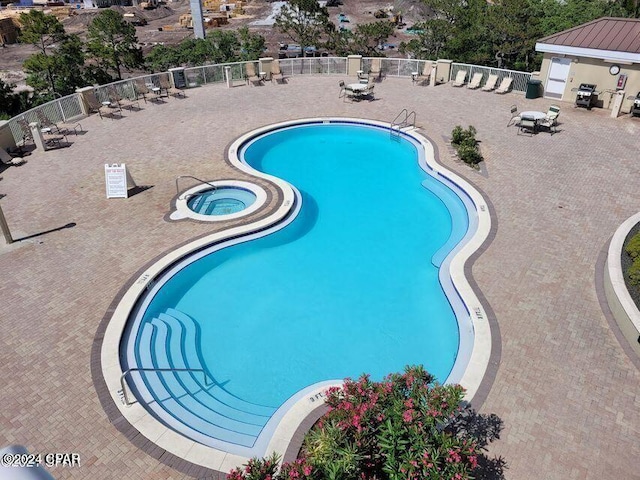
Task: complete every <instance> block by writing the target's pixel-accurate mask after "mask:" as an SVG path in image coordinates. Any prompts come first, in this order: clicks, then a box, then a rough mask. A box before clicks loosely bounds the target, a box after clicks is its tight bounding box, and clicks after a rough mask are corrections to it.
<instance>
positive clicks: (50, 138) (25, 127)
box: [17, 118, 68, 148]
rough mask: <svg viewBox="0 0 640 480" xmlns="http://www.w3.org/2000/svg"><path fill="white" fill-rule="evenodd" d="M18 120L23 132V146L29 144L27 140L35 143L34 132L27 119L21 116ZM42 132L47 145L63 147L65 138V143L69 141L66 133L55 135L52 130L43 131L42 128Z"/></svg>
mask: <svg viewBox="0 0 640 480" xmlns="http://www.w3.org/2000/svg"><path fill="white" fill-rule="evenodd" d="M17 122H18V126H19V127H20V130H21V133H22V146H23V147H24V146H25V145H26V144H27V141H30V142H32V143H34V144H35V141H34V139H33V134H32V133H31V127H30V126H29V124H28V123H27V121H26V120H25V119H24V118H21V119H18V120H17ZM45 130H46V128H45ZM40 132H41V133H42V139H43V140H44V144H45V146H53V147H56V148H59V147H62V140H63V139H64V141H65V143H68V142H67V136H66V135H64V134H60V135H54V134H52V133H51V132H47V131H43V130H42V129H41V130H40Z"/></svg>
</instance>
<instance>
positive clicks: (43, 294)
mask: <svg viewBox="0 0 640 480" xmlns="http://www.w3.org/2000/svg"><path fill="white" fill-rule="evenodd" d="M339 80H341V77H340V76H329V77H321V76H314V77H294V78H290V79H289V82H288V84H287V85H271V84H268V85H265V86H263V87H249V86H238V87H236V88H232V89H227V88H226V87H225V86H223V85H214V86H206V87H201V88H197V89H193V90H189V91H188V95H187V98H186V99H184V100H183V99H173V98H171V99H168V100H167V101H166V102H164V103H160V104H152V103H147V104H143V110H142V111H138V112H136V111H134V112H125V114H124V118H122V119H119V120H109V119H104V120H100V118H98V117H97V116H95V115H94V116H92V117H90V118H87V119H85V120H83V121H82V124H83V126H84V127H85V129H86V130H87V132H86V133H85V134H83V135H79V136H77V137H73V136H71V137H70V140H71V141H72V143H73V144H72V145H71V146H70V147H69V148H64V149H61V150H57V151H50V152H46V153H34V154H33V155H31V156H29V157H27V160H28V163H27V164H26V165H24V166H21V167H9V168H7V169H5V170H4V171H2V172H1V173H0V195H5V196H4V197H3V198H1V200H0V205H2V208H3V210H4V213H5V216H6V217H7V221H8V222H9V225H10V226H11V229H12V232H13V235H14V237H15V238H17V239H22V240H20V241H18V242H17V244H15V245H14V246H11V247H0V302H1V303H0V305H1V308H2V313H1V314H0V332H2V333H1V334H0V365H1V367H0V446H2V445H6V444H10V443H18V444H23V445H26V446H27V447H28V448H29V450H30V451H31V452H70V453H71V452H74V453H79V454H80V457H81V466H80V467H56V468H53V469H51V473H52V474H53V475H54V476H55V477H56V478H57V479H63V478H78V479H86V478H92V479H102V478H104V479H111V478H122V479H134V478H135V479H165V478H191V477H190V475H189V470H188V469H187V468H186V467H180V468H179V469H178V470H177V469H175V468H172V467H169V466H167V465H166V464H165V463H163V462H162V461H159V460H157V459H156V458H154V456H152V455H149V454H148V453H145V452H144V451H142V450H140V449H139V448H137V447H136V445H135V444H134V443H132V442H131V441H130V440H128V439H127V438H126V437H125V436H124V435H123V434H122V433H120V432H119V431H118V430H117V429H116V428H115V426H114V425H112V424H111V423H110V422H109V420H108V417H107V414H106V413H105V409H104V408H103V406H102V405H101V403H100V401H99V400H98V397H97V394H96V390H95V388H94V381H93V378H92V368H95V364H94V365H93V367H92V363H91V358H92V348H93V347H94V344H96V343H99V341H100V338H97V337H96V333H97V332H99V326H100V323H101V321H102V319H103V317H104V316H105V315H107V314H108V309H109V306H110V305H111V303H112V301H113V300H114V298H116V297H117V295H118V293H119V291H120V289H121V288H122V287H123V285H125V284H126V283H127V282H128V281H130V280H131V278H132V277H133V276H134V275H135V273H136V272H137V271H139V270H140V269H141V268H142V267H143V266H144V265H146V264H147V263H149V262H150V261H152V260H153V259H154V258H156V257H158V256H160V255H162V254H163V253H165V252H167V251H169V250H171V249H172V248H174V247H175V246H176V245H178V244H182V243H185V242H187V241H188V240H190V239H193V238H194V237H197V236H201V235H205V234H208V233H211V232H212V231H215V230H216V229H219V228H222V226H215V225H211V224H201V223H195V222H190V221H187V222H167V221H166V220H165V215H166V214H167V213H168V212H169V210H170V204H171V201H172V199H173V198H174V196H175V195H176V191H175V178H176V177H177V176H178V175H186V174H190V175H195V176H197V177H199V178H205V179H223V178H239V179H242V178H245V177H246V176H245V175H244V174H241V173H239V172H236V171H235V170H233V169H232V168H231V167H230V166H229V165H228V164H227V163H226V162H225V161H224V160H223V157H224V150H225V147H226V146H228V145H229V144H230V142H231V141H233V140H234V139H235V138H236V137H238V136H239V135H241V134H242V133H245V132H247V131H248V130H251V129H253V128H256V127H258V126H262V125H266V124H269V123H272V122H277V121H282V120H287V119H293V118H304V117H311V116H357V117H362V118H369V119H376V120H381V121H391V120H392V119H393V118H394V117H395V116H396V114H397V113H398V112H400V110H402V109H403V108H408V109H409V110H415V111H416V114H417V123H418V125H419V126H420V128H421V130H422V132H423V133H424V134H426V135H427V136H428V137H429V138H431V139H432V141H433V142H434V143H435V144H436V146H437V147H438V150H439V152H440V161H441V162H442V163H443V164H445V165H446V166H448V167H449V168H451V169H452V170H454V171H456V172H457V173H459V174H461V175H462V176H464V177H465V178H467V179H468V180H469V181H470V182H472V183H473V184H475V185H476V186H478V188H479V189H480V190H481V191H482V192H483V193H484V194H485V196H486V197H487V199H488V201H489V202H490V204H491V205H492V209H493V213H494V232H493V234H494V235H493V240H492V241H491V243H490V244H489V245H488V246H487V247H486V250H485V251H484V252H483V253H482V254H481V255H480V256H479V257H478V258H477V260H476V261H475V263H474V265H473V268H472V271H473V277H474V280H475V282H476V283H477V285H478V286H479V288H480V291H481V294H482V295H483V296H484V298H485V299H486V305H487V308H488V309H489V311H492V312H493V314H494V316H495V318H496V320H497V323H498V325H499V329H500V334H501V340H502V341H501V355H500V358H499V365H498V366H497V373H496V376H495V381H494V383H493V386H492V388H491V389H490V391H489V393H488V396H487V398H486V400H485V401H484V403H483V405H482V408H481V410H482V411H483V412H486V413H489V412H493V413H496V414H497V415H499V416H500V417H501V418H502V419H503V421H504V424H505V428H504V430H503V433H502V436H501V439H500V440H499V441H497V442H495V444H494V445H493V446H492V447H491V453H492V454H494V455H501V456H503V457H504V458H505V460H506V461H507V463H508V466H509V468H508V470H507V472H506V473H507V478H512V479H528V478H531V479H542V478H544V479H548V480H551V479H558V480H559V479H563V480H566V479H585V478H592V479H604V478H611V479H631V478H640V473H639V472H638V458H640V441H639V439H640V370H639V369H638V363H637V359H635V360H634V359H632V358H631V357H630V356H629V355H628V354H627V352H626V351H625V350H624V348H623V347H622V346H621V343H620V341H619V340H618V338H617V337H616V335H615V328H612V326H611V325H610V323H609V320H608V319H607V317H606V316H605V314H604V313H603V310H602V308H601V306H600V302H599V299H598V290H597V288H596V286H597V285H598V275H599V273H598V270H597V268H596V265H597V263H598V262H599V261H601V258H602V251H603V248H604V247H605V246H606V245H607V243H608V240H609V238H610V237H611V235H612V234H613V232H614V231H615V229H616V228H617V227H618V225H619V224H620V223H622V221H624V220H625V219H626V218H628V217H629V216H631V215H632V214H634V213H636V212H637V211H638V210H639V209H640V190H639V189H638V182H639V180H640V162H638V160H637V159H638V151H639V150H640V119H630V118H619V119H611V118H609V116H608V114H607V112H605V111H598V110H593V111H586V110H583V109H574V108H573V106H572V105H571V104H560V106H561V108H562V111H561V114H560V123H561V125H560V126H559V129H558V130H559V132H558V133H557V134H555V135H553V136H551V135H549V134H548V133H539V134H538V135H535V136H533V137H529V136H522V135H517V133H516V132H517V130H516V128H515V127H509V128H507V127H506V126H505V125H506V124H507V121H508V119H509V116H510V115H509V107H510V105H511V104H514V103H515V104H517V105H518V106H519V108H520V110H544V111H546V109H547V107H548V106H549V105H550V104H551V103H552V102H550V101H549V100H545V99H536V100H526V99H524V98H523V97H522V96H521V95H517V94H508V95H504V96H500V95H496V94H493V93H486V92H482V91H470V90H467V89H455V88H452V87H450V86H448V85H442V86H438V87H435V88H432V87H420V86H412V85H411V81H410V80H409V79H395V78H388V79H385V80H384V81H383V82H381V83H379V84H377V85H376V97H377V98H376V100H375V101H372V102H367V101H363V102H356V103H349V102H346V103H345V102H343V101H342V99H339V98H338V90H339V89H338V81H339ZM345 80H346V79H345ZM458 124H459V125H462V126H464V127H466V126H468V125H474V126H475V127H476V128H477V130H478V138H479V139H480V140H481V142H482V143H481V150H482V153H483V155H484V156H485V159H486V160H485V162H484V165H483V167H482V169H481V170H480V171H474V170H472V169H470V168H468V167H466V166H465V165H463V164H460V163H459V162H458V161H456V160H455V159H454V158H453V157H452V156H451V155H450V153H449V150H448V145H447V143H446V140H445V138H446V137H447V136H448V135H450V132H451V130H452V129H453V127H454V126H455V125H458ZM113 162H118V163H120V162H124V163H126V164H127V166H128V167H129V169H130V171H131V173H132V175H133V178H134V180H135V181H136V182H137V183H138V185H143V186H148V187H150V188H148V189H146V190H144V191H142V192H141V193H138V194H136V195H134V196H133V197H131V198H129V199H111V200H107V199H106V198H105V193H104V164H105V163H113ZM185 183H186V182H185ZM264 185H265V187H266V188H268V189H269V190H270V192H271V193H272V195H271V196H270V202H269V204H268V205H267V206H266V207H265V208H266V209H271V208H274V207H275V206H276V205H277V202H278V201H279V198H278V194H277V190H276V189H275V188H273V187H272V186H270V185H268V184H264ZM264 212H265V211H262V213H264ZM260 214H261V213H260V212H258V213H256V215H260ZM65 226H66V228H61V227H65ZM634 362H635V363H634ZM156 456H158V455H156Z"/></svg>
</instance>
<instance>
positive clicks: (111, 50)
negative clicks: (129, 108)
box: [87, 10, 143, 80]
mask: <svg viewBox="0 0 640 480" xmlns="http://www.w3.org/2000/svg"><path fill="white" fill-rule="evenodd" d="M88 34H89V35H88V39H89V41H88V43H87V51H88V52H89V54H90V56H91V57H92V58H93V59H94V60H95V61H96V62H97V65H98V67H99V68H101V69H102V70H103V71H105V72H110V71H113V72H115V74H116V78H117V79H118V80H121V79H122V69H123V68H126V69H132V68H136V67H140V66H142V64H143V60H142V52H141V50H140V49H139V48H138V46H137V43H138V39H137V38H136V28H135V27H134V26H133V25H132V24H130V23H129V22H126V21H125V20H124V17H123V16H122V14H120V13H118V12H116V11H115V10H103V11H101V12H100V13H99V14H98V15H96V17H95V18H94V19H93V20H92V22H91V23H90V24H89V30H88Z"/></svg>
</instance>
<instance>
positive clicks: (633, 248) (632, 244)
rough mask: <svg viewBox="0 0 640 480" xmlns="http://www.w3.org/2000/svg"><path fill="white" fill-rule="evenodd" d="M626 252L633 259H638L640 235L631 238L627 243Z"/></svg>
mask: <svg viewBox="0 0 640 480" xmlns="http://www.w3.org/2000/svg"><path fill="white" fill-rule="evenodd" d="M625 250H626V252H627V253H628V254H629V256H630V257H631V258H637V257H638V255H640V233H636V234H635V235H634V236H633V237H631V240H629V243H627V246H626V247H625Z"/></svg>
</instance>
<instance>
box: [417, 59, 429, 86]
mask: <svg viewBox="0 0 640 480" xmlns="http://www.w3.org/2000/svg"><path fill="white" fill-rule="evenodd" d="M430 78H431V62H424V66H423V67H422V73H420V74H419V75H418V76H417V77H415V78H414V79H413V83H414V84H417V83H420V84H422V85H424V84H425V83H427V82H428V81H429V79H430Z"/></svg>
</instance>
